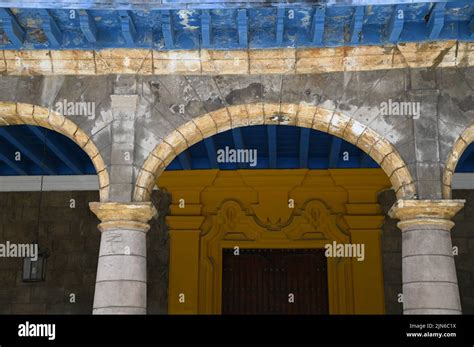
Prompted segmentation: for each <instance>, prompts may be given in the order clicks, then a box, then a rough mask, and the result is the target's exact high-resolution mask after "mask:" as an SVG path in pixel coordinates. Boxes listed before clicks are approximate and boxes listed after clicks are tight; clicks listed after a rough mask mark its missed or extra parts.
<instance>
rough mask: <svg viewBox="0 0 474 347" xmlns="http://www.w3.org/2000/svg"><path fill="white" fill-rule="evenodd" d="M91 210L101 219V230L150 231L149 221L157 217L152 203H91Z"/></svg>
mask: <svg viewBox="0 0 474 347" xmlns="http://www.w3.org/2000/svg"><path fill="white" fill-rule="evenodd" d="M89 208H90V209H91V211H92V212H94V214H95V215H96V216H97V217H98V218H99V220H100V221H101V223H100V224H99V230H100V231H104V230H107V229H116V228H126V229H127V228H131V229H138V230H142V231H148V229H150V226H149V224H148V221H149V220H150V219H151V218H153V217H154V216H156V215H157V211H156V209H155V207H154V206H153V204H152V203H151V202H149V201H148V202H90V203H89Z"/></svg>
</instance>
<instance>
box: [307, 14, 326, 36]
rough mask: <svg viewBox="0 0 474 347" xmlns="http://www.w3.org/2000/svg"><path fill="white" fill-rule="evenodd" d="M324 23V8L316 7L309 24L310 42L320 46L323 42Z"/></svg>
mask: <svg viewBox="0 0 474 347" xmlns="http://www.w3.org/2000/svg"><path fill="white" fill-rule="evenodd" d="M325 22H326V7H316V9H315V10H314V14H313V21H312V23H311V32H310V36H311V42H312V43H314V44H321V43H323V40H324V26H325Z"/></svg>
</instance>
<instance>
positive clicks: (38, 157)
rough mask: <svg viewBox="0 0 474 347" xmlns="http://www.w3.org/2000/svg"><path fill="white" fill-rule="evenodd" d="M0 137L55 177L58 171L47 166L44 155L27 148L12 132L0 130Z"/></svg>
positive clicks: (35, 149) (36, 150)
mask: <svg viewBox="0 0 474 347" xmlns="http://www.w3.org/2000/svg"><path fill="white" fill-rule="evenodd" d="M0 137H2V138H3V139H4V140H5V141H7V142H8V143H10V144H11V145H12V146H13V147H15V148H17V150H18V151H19V152H20V153H21V154H22V155H25V156H26V157H28V158H29V159H30V160H31V161H32V162H34V163H35V164H36V165H38V166H39V167H40V168H41V169H43V170H44V171H45V172H46V173H47V174H49V175H55V174H56V170H54V168H52V167H51V166H49V165H48V164H46V158H43V153H41V151H40V150H38V149H37V148H31V147H28V146H25V145H24V144H23V143H22V142H21V141H19V140H18V139H17V138H15V136H13V135H12V134H11V133H10V132H8V131H7V130H5V129H2V128H0Z"/></svg>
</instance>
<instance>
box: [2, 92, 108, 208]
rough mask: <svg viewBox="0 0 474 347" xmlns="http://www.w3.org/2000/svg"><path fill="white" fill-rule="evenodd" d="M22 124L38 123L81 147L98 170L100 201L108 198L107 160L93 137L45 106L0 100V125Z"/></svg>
mask: <svg viewBox="0 0 474 347" xmlns="http://www.w3.org/2000/svg"><path fill="white" fill-rule="evenodd" d="M21 124H28V125H37V126H40V127H43V128H47V129H50V130H54V131H56V132H58V133H60V134H63V135H65V136H67V137H68V138H70V139H71V140H72V141H74V142H75V143H76V144H77V145H78V146H79V147H81V149H82V150H83V151H84V152H86V153H87V155H88V156H89V157H90V158H91V160H92V163H93V164H94V167H95V170H96V172H97V176H98V178H99V193H100V201H102V202H105V201H107V200H108V196H109V174H108V172H107V169H106V166H105V162H104V160H103V158H102V156H101V155H100V153H99V150H98V149H97V147H96V145H95V144H94V142H93V141H92V139H91V138H90V137H89V136H87V134H86V133H85V132H84V131H83V130H82V129H81V128H79V127H78V126H77V125H76V124H75V123H74V122H73V121H71V120H69V119H67V118H66V117H64V116H63V115H61V114H60V113H58V112H55V111H52V110H50V109H48V108H46V107H43V106H38V105H32V104H24V103H17V102H4V101H0V126H8V125H21Z"/></svg>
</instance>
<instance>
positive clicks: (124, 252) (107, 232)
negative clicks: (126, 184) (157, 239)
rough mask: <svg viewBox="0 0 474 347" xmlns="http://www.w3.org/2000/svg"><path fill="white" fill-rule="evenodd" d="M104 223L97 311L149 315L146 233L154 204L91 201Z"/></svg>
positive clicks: (95, 311)
mask: <svg viewBox="0 0 474 347" xmlns="http://www.w3.org/2000/svg"><path fill="white" fill-rule="evenodd" d="M90 208H91V210H92V211H93V212H94V213H95V214H96V215H97V217H98V218H99V219H100V220H101V222H102V223H100V224H99V230H100V231H101V233H102V234H101V239H100V251H99V262H98V266H97V277H96V286H95V293H94V306H93V313H94V314H146V283H147V275H146V271H147V268H146V233H147V231H148V229H149V228H150V226H149V224H148V223H147V222H148V221H149V220H150V219H151V218H152V217H153V216H154V215H155V214H156V210H155V208H154V207H153V205H152V204H151V203H149V202H148V203H112V202H108V203H98V202H92V203H90Z"/></svg>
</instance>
